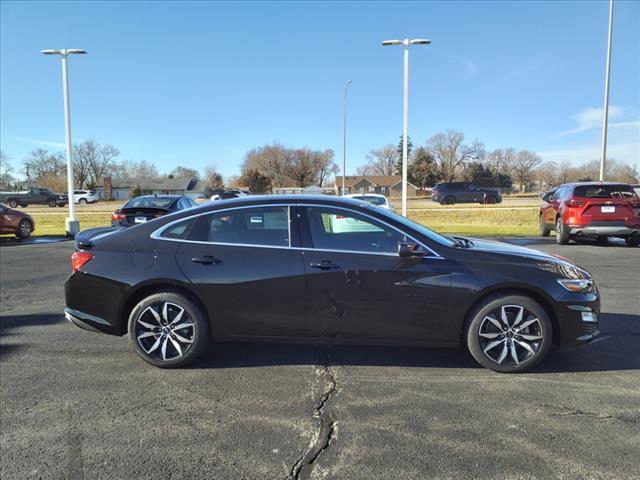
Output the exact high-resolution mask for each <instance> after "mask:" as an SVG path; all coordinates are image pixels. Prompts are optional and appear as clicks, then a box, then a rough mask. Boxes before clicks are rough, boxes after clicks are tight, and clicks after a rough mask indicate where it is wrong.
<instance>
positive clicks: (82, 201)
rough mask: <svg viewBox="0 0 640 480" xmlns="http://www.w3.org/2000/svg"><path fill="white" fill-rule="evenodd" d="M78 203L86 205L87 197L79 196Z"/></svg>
mask: <svg viewBox="0 0 640 480" xmlns="http://www.w3.org/2000/svg"><path fill="white" fill-rule="evenodd" d="M78 203H79V204H80V205H86V204H87V199H86V198H81V199H80V200H78Z"/></svg>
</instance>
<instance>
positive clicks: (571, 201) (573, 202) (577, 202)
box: [567, 198, 587, 208]
mask: <svg viewBox="0 0 640 480" xmlns="http://www.w3.org/2000/svg"><path fill="white" fill-rule="evenodd" d="M586 204H587V202H583V201H582V200H576V199H575V198H570V199H569V200H568V201H567V207H572V208H576V207H584V206H585V205H586Z"/></svg>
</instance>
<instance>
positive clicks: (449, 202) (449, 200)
mask: <svg viewBox="0 0 640 480" xmlns="http://www.w3.org/2000/svg"><path fill="white" fill-rule="evenodd" d="M442 203H443V204H445V205H453V204H454V203H456V199H455V198H454V197H446V198H445V199H444V200H443V201H442Z"/></svg>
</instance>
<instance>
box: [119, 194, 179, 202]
mask: <svg viewBox="0 0 640 480" xmlns="http://www.w3.org/2000/svg"><path fill="white" fill-rule="evenodd" d="M185 196H186V195H140V196H138V197H133V198H130V199H129V201H131V200H136V199H138V198H173V199H176V198H182V197H185Z"/></svg>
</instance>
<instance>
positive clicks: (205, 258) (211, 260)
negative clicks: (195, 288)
mask: <svg viewBox="0 0 640 480" xmlns="http://www.w3.org/2000/svg"><path fill="white" fill-rule="evenodd" d="M191 261H192V262H193V263H202V264H203V265H211V264H212V263H221V260H218V259H217V258H214V257H212V256H211V255H205V256H203V257H193V258H192V259H191Z"/></svg>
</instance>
